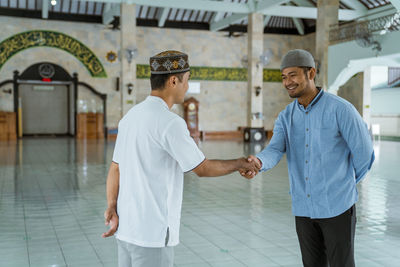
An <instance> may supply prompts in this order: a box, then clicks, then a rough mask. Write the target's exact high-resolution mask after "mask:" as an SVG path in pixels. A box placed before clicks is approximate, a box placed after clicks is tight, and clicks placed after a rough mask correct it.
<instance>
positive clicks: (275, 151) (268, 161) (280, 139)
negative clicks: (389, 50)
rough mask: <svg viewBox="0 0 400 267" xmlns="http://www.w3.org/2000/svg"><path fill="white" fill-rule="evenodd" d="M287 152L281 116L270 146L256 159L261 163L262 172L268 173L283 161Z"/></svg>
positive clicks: (277, 121)
mask: <svg viewBox="0 0 400 267" xmlns="http://www.w3.org/2000/svg"><path fill="white" fill-rule="evenodd" d="M285 152H286V144H285V133H284V130H283V126H282V121H281V116H278V119H277V120H276V121H275V126H274V134H273V135H272V139H271V141H270V143H269V145H268V146H267V147H266V148H264V150H263V151H261V152H260V153H258V154H257V155H256V157H257V158H258V159H259V160H260V161H261V164H262V166H261V171H267V170H269V169H271V168H273V167H275V165H276V164H278V162H279V161H280V160H281V158H282V156H283V153H285Z"/></svg>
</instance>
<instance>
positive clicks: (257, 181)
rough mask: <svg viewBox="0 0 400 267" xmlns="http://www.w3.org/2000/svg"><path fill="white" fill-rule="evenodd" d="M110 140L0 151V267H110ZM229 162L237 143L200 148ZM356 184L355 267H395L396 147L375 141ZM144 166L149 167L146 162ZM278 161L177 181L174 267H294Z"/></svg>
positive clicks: (399, 259)
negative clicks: (252, 172)
mask: <svg viewBox="0 0 400 267" xmlns="http://www.w3.org/2000/svg"><path fill="white" fill-rule="evenodd" d="M113 146H114V143H113V142H109V143H107V142H103V141H88V142H82V141H75V140H74V139H68V138H57V139H52V138H40V139H24V140H23V141H20V142H17V143H0V214H1V217H2V218H1V220H0V229H1V231H0V266H5V267H11V266H18V267H23V266H54V267H55V266H79V267H88V266H117V265H116V260H117V253H116V244H115V240H114V239H113V238H109V239H103V238H101V233H102V232H103V231H105V227H104V224H103V211H104V208H105V205H106V200H105V180H106V174H107V170H108V165H109V163H110V160H111V155H112V150H113ZM200 147H201V149H202V150H203V151H204V152H205V154H206V155H207V157H208V158H224V159H228V158H235V157H241V156H243V155H247V154H248V153H251V152H253V153H254V149H256V150H257V148H251V147H249V146H247V145H245V144H243V143H236V142H215V141H213V142H212V141H209V142H204V143H201V144H200ZM375 151H376V155H377V160H376V162H375V164H374V167H373V170H372V172H371V173H370V174H369V177H367V179H366V180H364V181H363V182H362V183H361V185H360V186H359V189H360V201H359V202H358V205H357V213H358V214H357V218H358V224H357V232H356V261H357V266H360V267H369V266H385V267H389V266H393V267H395V266H396V267H398V266H400V253H399V251H400V250H399V248H400V205H399V204H400V194H399V193H398V192H399V190H400V176H399V173H400V164H399V163H400V143H396V142H385V141H381V142H380V143H377V145H376V146H375ZM149 160H150V159H149ZM288 191H289V188H288V178H287V166H286V161H285V160H282V161H281V163H280V164H279V165H278V166H277V167H275V168H274V169H272V170H271V171H270V172H267V173H263V174H260V175H258V176H257V177H256V178H254V179H253V180H251V181H247V180H245V179H243V178H241V177H240V176H239V175H238V174H232V175H228V176H225V177H222V178H197V177H196V176H195V175H194V174H192V173H190V174H187V175H186V176H185V190H184V200H183V210H182V227H181V244H180V245H179V246H177V247H176V250H175V255H176V257H175V265H176V266H188V267H189V266H190V267H196V266H229V267H234V266H252V267H253V266H302V265H301V259H300V251H299V246H298V243H297V237H296V234H295V229H294V219H293V216H292V215H291V210H290V198H289V194H288Z"/></svg>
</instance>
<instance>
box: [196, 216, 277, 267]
mask: <svg viewBox="0 0 400 267" xmlns="http://www.w3.org/2000/svg"><path fill="white" fill-rule="evenodd" d="M215 215H216V214H215ZM200 220H202V221H203V222H207V221H205V220H204V219H202V218H200ZM207 223H208V222H207ZM208 224H209V223H208ZM212 227H215V228H217V229H218V230H221V229H220V228H218V227H216V226H214V225H213V226H212ZM189 228H190V229H191V230H194V229H193V228H192V227H190V226H189ZM221 231H222V230H221ZM222 232H224V231H222ZM196 233H198V234H200V236H202V237H203V238H204V239H206V240H207V241H208V242H210V243H212V244H213V245H214V246H216V247H218V248H219V249H220V250H221V249H224V248H221V247H220V246H219V245H217V244H216V243H214V242H213V241H211V240H209V239H208V238H207V236H205V235H202V234H201V233H200V232H198V231H196ZM224 233H225V232H224ZM225 234H226V233H225ZM230 237H231V238H233V237H232V236H230ZM233 239H235V240H236V241H238V242H240V240H238V239H236V238H233ZM245 246H246V247H247V248H248V249H250V250H253V251H254V249H252V248H250V247H248V246H247V245H245ZM257 253H258V254H260V256H264V257H266V258H267V259H269V258H268V257H267V256H265V255H263V254H261V253H259V252H258V251H257ZM195 254H196V255H198V254H197V253H195ZM229 255H230V256H232V258H234V259H235V260H237V261H239V262H240V263H242V264H244V265H246V266H248V265H247V264H245V263H244V262H243V261H242V260H240V259H238V258H236V257H235V256H234V255H232V254H229ZM198 256H199V255H198Z"/></svg>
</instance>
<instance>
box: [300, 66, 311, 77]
mask: <svg viewBox="0 0 400 267" xmlns="http://www.w3.org/2000/svg"><path fill="white" fill-rule="evenodd" d="M300 68H301V69H303V72H304V75H306V76H307V73H308V72H309V71H310V70H311V69H312V67H300Z"/></svg>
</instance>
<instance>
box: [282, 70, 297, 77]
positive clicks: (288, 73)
mask: <svg viewBox="0 0 400 267" xmlns="http://www.w3.org/2000/svg"><path fill="white" fill-rule="evenodd" d="M292 73H294V74H297V72H296V71H291V72H289V73H288V74H282V76H286V75H289V74H292Z"/></svg>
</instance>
